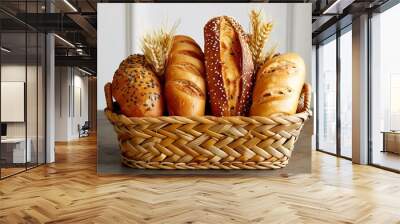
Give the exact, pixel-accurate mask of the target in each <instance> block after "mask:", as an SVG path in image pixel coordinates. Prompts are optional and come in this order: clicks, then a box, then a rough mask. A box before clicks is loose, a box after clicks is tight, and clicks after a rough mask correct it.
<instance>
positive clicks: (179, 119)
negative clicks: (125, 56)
mask: <svg viewBox="0 0 400 224" xmlns="http://www.w3.org/2000/svg"><path fill="white" fill-rule="evenodd" d="M110 86H111V83H107V84H106V85H105V88H104V90H105V95H106V101H107V107H106V108H105V109H104V112H105V113H106V115H107V118H108V119H109V120H110V121H111V123H113V124H115V123H120V122H122V123H125V124H127V125H129V124H145V123H176V124H185V123H186V124H187V123H204V124H216V123H231V124H248V123H252V124H278V123H280V124H290V123H300V122H305V121H306V120H308V119H309V117H311V116H312V111H311V110H310V105H311V86H310V84H308V83H304V86H303V89H302V94H301V96H303V100H302V101H301V102H300V103H299V105H298V108H297V111H299V110H300V111H301V112H298V113H295V114H291V115H287V114H276V115H272V116H213V115H204V116H156V117H128V116H126V115H124V114H119V113H116V112H114V111H113V108H112V96H111V92H110V91H111V89H110Z"/></svg>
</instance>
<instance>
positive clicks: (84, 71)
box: [78, 67, 92, 75]
mask: <svg viewBox="0 0 400 224" xmlns="http://www.w3.org/2000/svg"><path fill="white" fill-rule="evenodd" d="M78 70H79V71H81V72H83V73H85V74H87V75H92V73H90V72H88V71H86V70H83V69H81V68H79V67H78Z"/></svg>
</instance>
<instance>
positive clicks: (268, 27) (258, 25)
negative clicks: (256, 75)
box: [249, 9, 273, 69]
mask: <svg viewBox="0 0 400 224" xmlns="http://www.w3.org/2000/svg"><path fill="white" fill-rule="evenodd" d="M249 16H250V23H251V24H250V27H251V30H250V35H249V37H250V38H249V45H250V50H251V53H252V56H253V61H254V63H255V68H256V69H258V68H259V67H260V66H261V65H262V63H263V62H264V60H265V58H266V56H265V54H264V52H263V50H264V46H265V44H266V42H267V40H268V38H269V36H270V33H271V31H272V28H273V24H272V23H271V22H266V21H263V15H262V13H261V10H258V11H257V10H254V9H253V10H252V11H251V12H250V15H249Z"/></svg>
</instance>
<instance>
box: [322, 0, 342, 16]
mask: <svg viewBox="0 0 400 224" xmlns="http://www.w3.org/2000/svg"><path fill="white" fill-rule="evenodd" d="M339 2H340V0H336V1H335V2H333V4H332V5H330V6H329V7H328V8H327V9H325V10H324V12H322V14H328V13H331V12H330V11H331V10H332V9H333V8H334V7H336V5H337V4H338V3H339Z"/></svg>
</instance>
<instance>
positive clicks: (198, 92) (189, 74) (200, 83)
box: [165, 35, 206, 116]
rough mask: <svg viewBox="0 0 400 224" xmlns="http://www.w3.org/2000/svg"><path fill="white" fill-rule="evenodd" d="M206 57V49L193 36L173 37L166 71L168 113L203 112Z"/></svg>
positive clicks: (184, 114)
mask: <svg viewBox="0 0 400 224" xmlns="http://www.w3.org/2000/svg"><path fill="white" fill-rule="evenodd" d="M203 60H204V55H203V52H202V50H201V49H200V47H199V46H198V45H197V43H196V42H195V41H194V40H193V39H192V38H190V37H188V36H183V35H177V36H175V37H174V39H173V44H172V48H171V51H170V54H169V58H168V65H167V68H166V73H165V74H166V77H165V78H166V82H165V97H166V99H167V107H168V112H169V115H175V116H203V115H204V111H205V104H206V85H205V80H204V76H205V74H204V63H203Z"/></svg>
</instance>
